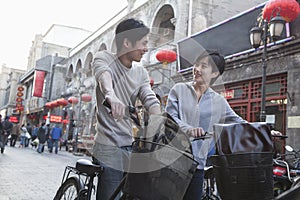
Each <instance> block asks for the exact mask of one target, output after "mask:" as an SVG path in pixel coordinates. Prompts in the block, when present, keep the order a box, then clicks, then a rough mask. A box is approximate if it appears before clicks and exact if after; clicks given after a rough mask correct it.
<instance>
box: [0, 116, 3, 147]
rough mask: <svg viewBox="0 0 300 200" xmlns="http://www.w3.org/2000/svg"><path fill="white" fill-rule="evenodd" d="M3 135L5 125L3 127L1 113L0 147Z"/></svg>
mask: <svg viewBox="0 0 300 200" xmlns="http://www.w3.org/2000/svg"><path fill="white" fill-rule="evenodd" d="M2 135H3V127H2V115H0V147H1V146H2V137H4V136H2Z"/></svg>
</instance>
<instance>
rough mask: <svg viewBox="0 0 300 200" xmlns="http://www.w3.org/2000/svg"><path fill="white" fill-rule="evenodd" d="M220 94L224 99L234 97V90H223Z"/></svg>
mask: <svg viewBox="0 0 300 200" xmlns="http://www.w3.org/2000/svg"><path fill="white" fill-rule="evenodd" d="M221 95H222V96H223V97H224V98H225V99H233V98H234V90H226V91H225V92H221Z"/></svg>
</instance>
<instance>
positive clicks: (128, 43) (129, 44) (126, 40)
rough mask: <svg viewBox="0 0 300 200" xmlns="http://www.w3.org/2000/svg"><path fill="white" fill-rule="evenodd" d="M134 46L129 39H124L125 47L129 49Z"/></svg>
mask: <svg viewBox="0 0 300 200" xmlns="http://www.w3.org/2000/svg"><path fill="white" fill-rule="evenodd" d="M131 45H132V43H131V42H130V41H129V40H128V38H124V41H123V46H124V47H126V48H128V47H130V46H131Z"/></svg>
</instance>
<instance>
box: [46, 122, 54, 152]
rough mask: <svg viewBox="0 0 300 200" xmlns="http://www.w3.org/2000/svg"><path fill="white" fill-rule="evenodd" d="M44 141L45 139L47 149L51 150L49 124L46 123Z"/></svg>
mask: <svg viewBox="0 0 300 200" xmlns="http://www.w3.org/2000/svg"><path fill="white" fill-rule="evenodd" d="M46 141H47V147H48V151H49V152H51V151H52V148H53V144H52V139H51V127H50V124H47V125H46Z"/></svg>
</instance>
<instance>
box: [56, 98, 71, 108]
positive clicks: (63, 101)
mask: <svg viewBox="0 0 300 200" xmlns="http://www.w3.org/2000/svg"><path fill="white" fill-rule="evenodd" d="M56 101H57V103H58V105H59V106H62V107H64V106H66V105H68V103H69V102H68V101H67V100H65V99H64V98H61V99H57V100H56Z"/></svg>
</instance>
